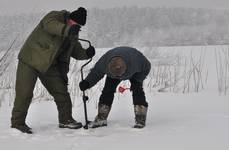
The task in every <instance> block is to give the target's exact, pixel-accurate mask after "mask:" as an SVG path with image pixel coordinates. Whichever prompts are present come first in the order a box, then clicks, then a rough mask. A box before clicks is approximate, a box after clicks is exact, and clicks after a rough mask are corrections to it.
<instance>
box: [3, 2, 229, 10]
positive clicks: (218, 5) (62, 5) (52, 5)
mask: <svg viewBox="0 0 229 150" xmlns="http://www.w3.org/2000/svg"><path fill="white" fill-rule="evenodd" d="M0 4H1V5H0V12H1V13H14V12H32V11H46V10H52V9H69V10H71V9H74V8H76V7H78V6H84V7H88V8H91V7H99V8H111V7H122V6H128V7H129V6H140V7H144V6H149V7H163V6H165V7H174V6H175V7H193V8H214V9H229V1H228V0H68V1H63V0H18V1H15V0H0Z"/></svg>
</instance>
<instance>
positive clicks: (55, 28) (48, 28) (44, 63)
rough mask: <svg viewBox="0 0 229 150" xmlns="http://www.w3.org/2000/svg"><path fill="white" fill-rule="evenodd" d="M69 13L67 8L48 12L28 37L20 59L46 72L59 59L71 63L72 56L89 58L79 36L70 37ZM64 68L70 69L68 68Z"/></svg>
mask: <svg viewBox="0 0 229 150" xmlns="http://www.w3.org/2000/svg"><path fill="white" fill-rule="evenodd" d="M69 14H70V13H69V12H67V11H65V10H63V11H51V12H50V13H48V14H47V15H46V16H45V17H44V18H43V19H42V20H41V21H40V23H39V24H38V25H37V26H36V28H35V29H34V30H33V32H32V33H31V34H30V35H29V37H28V38H27V40H26V42H25V44H24V45H23V47H22V48H21V50H20V52H19V55H18V59H19V60H20V61H22V62H24V63H25V64H27V65H29V66H31V67H32V68H34V69H36V70H38V71H39V72H41V73H46V71H47V70H48V69H49V67H50V66H51V65H53V63H56V62H57V61H58V63H59V62H60V63H64V64H67V65H69V63H70V58H71V57H73V58H75V59H79V60H83V59H88V56H87V55H86V51H85V49H84V48H82V46H81V44H80V43H79V42H78V40H77V38H73V39H70V38H69V37H68V33H69V29H70V25H68V24H67V18H68V17H69ZM67 65H62V66H64V67H66V66H67ZM67 67H68V66H67ZM63 69H64V68H63ZM64 70H67V71H68V68H65V69H64Z"/></svg>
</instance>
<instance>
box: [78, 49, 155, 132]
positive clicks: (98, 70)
mask: <svg viewBox="0 0 229 150" xmlns="http://www.w3.org/2000/svg"><path fill="white" fill-rule="evenodd" d="M150 69H151V64H150V62H149V61H148V60H147V59H146V57H145V56H144V55H143V54H142V53H141V52H139V51H138V50H137V49H135V48H131V47H117V48H114V49H111V50H109V51H108V52H107V53H105V54H104V55H103V56H102V57H101V58H100V59H99V60H98V62H97V63H96V64H95V66H94V67H93V68H92V69H91V72H90V73H89V74H88V76H87V77H86V78H85V80H83V81H81V82H80V84H79V86H80V89H81V90H82V91H84V90H86V89H89V88H91V87H93V86H94V85H95V84H96V83H97V82H98V81H99V80H100V79H102V78H103V76H104V75H105V74H106V75H107V77H106V81H105V86H104V88H103V91H102V94H101V96H100V99H99V105H98V114H97V116H96V117H95V120H94V121H93V122H92V123H91V124H90V125H89V126H90V127H92V128H96V127H101V126H107V117H108V114H109V112H110V110H111V106H112V103H113V99H114V93H115V91H116V87H117V86H118V84H119V83H120V82H121V81H122V80H130V83H131V91H132V96H133V104H134V112H135V123H136V124H135V125H134V127H135V128H143V127H144V126H145V122H146V114H147V108H148V103H147V102H146V98H145V93H144V91H143V87H142V85H143V81H144V79H145V78H146V76H147V75H148V74H149V72H150Z"/></svg>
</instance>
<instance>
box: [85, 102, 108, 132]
mask: <svg viewBox="0 0 229 150" xmlns="http://www.w3.org/2000/svg"><path fill="white" fill-rule="evenodd" d="M110 110H111V106H107V105H105V104H99V106H98V115H97V116H96V117H95V120H94V121H92V122H90V123H89V125H88V126H89V128H98V127H104V126H107V117H108V115H109V112H110Z"/></svg>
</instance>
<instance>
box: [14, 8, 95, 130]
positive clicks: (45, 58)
mask: <svg viewBox="0 0 229 150" xmlns="http://www.w3.org/2000/svg"><path fill="white" fill-rule="evenodd" d="M86 18H87V11H86V9H85V8H82V7H80V8H78V9H77V10H75V11H73V12H71V13H70V12H68V11H65V10H63V11H51V12H50V13H48V14H47V15H46V16H45V17H44V18H43V19H42V20H41V21H40V23H39V24H38V25H37V26H36V28H35V29H34V30H33V32H32V33H31V34H30V36H29V37H28V39H27V40H26V42H25V44H24V45H23V47H22V48H21V50H20V53H19V56H18V59H19V62H18V68H17V77H16V97H15V101H14V107H13V110H12V117H11V127H12V128H16V129H18V130H20V131H21V132H24V133H28V134H31V133H32V130H31V128H30V127H28V126H27V125H26V123H25V120H26V115H27V112H28V109H29V106H30V103H31V100H32V98H33V90H34V87H35V84H36V81H37V78H39V79H40V81H41V83H42V84H43V85H44V87H45V88H46V89H47V90H48V92H49V93H50V94H51V95H52V96H53V97H54V101H55V103H56V105H57V109H58V119H59V127H60V128H70V129H78V128H81V127H82V123H80V122H77V121H75V120H74V119H73V117H72V102H71V98H70V95H69V93H68V88H67V83H68V77H67V73H68V71H69V63H70V57H73V58H75V59H78V60H84V59H89V58H91V57H93V56H94V54H95V49H94V47H89V48H88V49H83V48H82V46H81V44H80V43H79V41H78V34H79V31H80V28H81V26H83V25H85V24H86Z"/></svg>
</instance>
